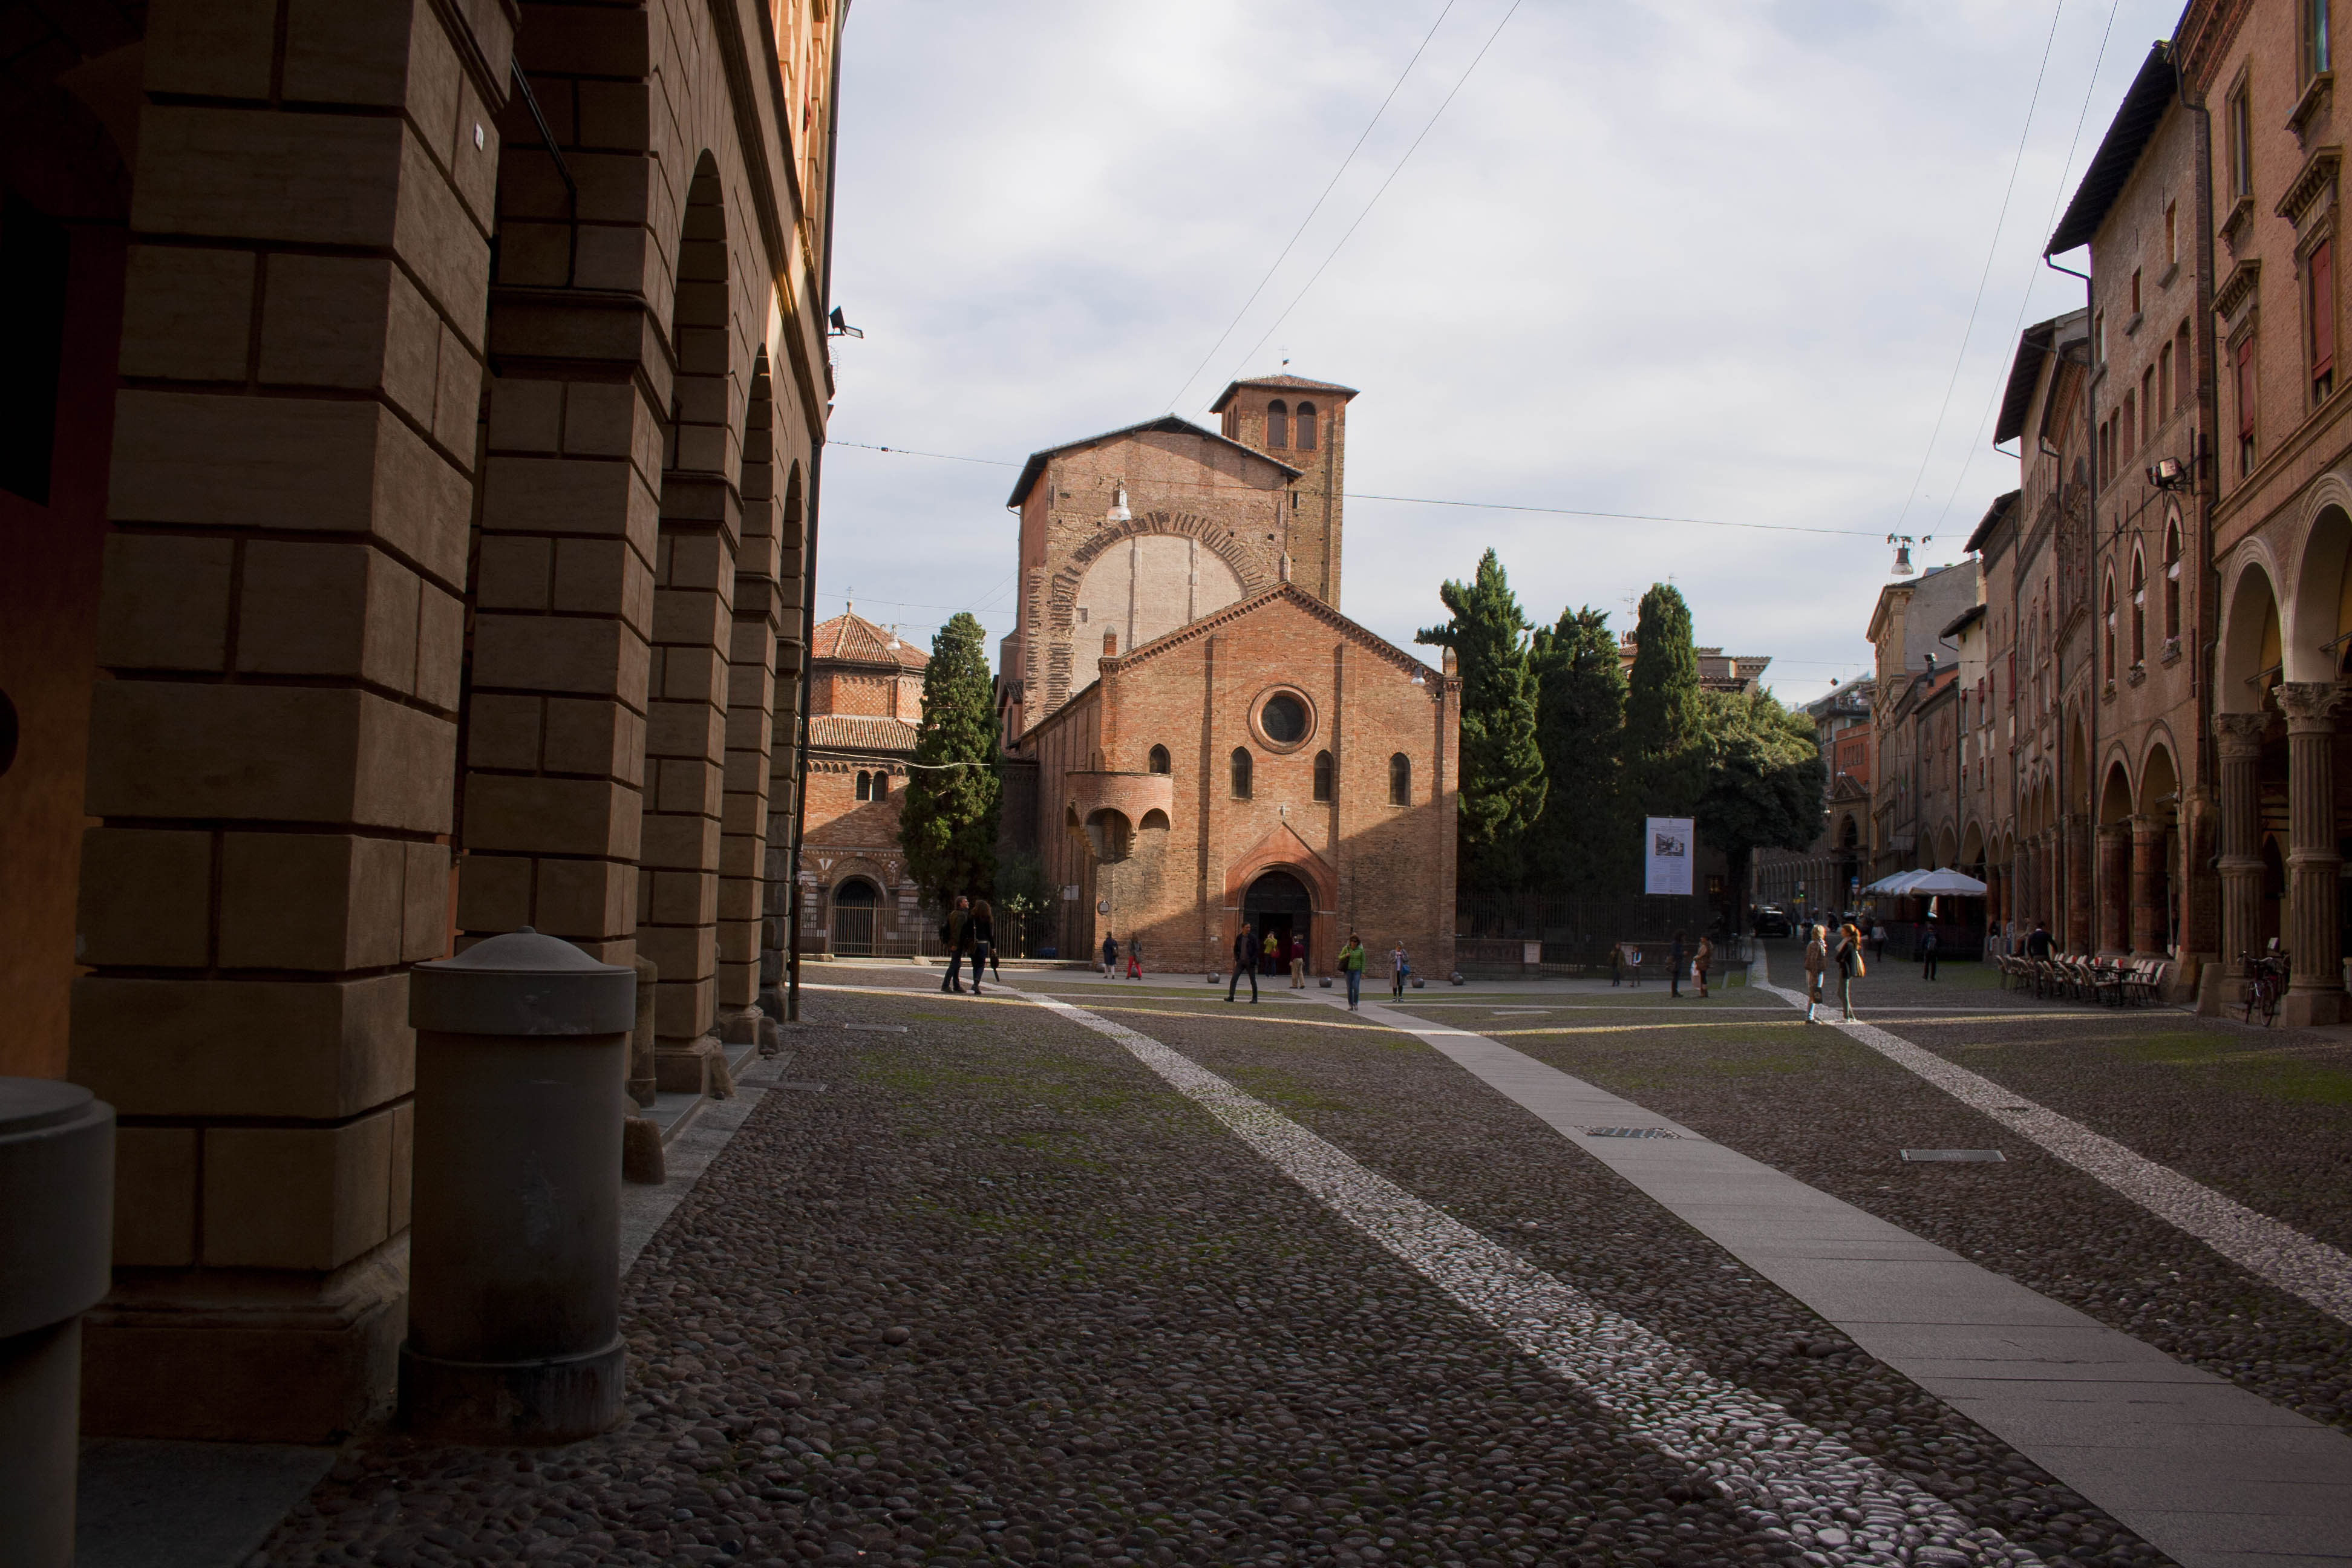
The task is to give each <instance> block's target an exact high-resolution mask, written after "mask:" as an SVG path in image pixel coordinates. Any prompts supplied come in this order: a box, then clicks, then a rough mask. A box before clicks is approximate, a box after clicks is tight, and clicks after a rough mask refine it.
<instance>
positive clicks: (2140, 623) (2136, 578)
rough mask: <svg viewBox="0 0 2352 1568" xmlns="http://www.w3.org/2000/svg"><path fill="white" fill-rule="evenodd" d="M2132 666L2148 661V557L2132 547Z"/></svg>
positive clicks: (2136, 666) (2135, 666) (2135, 547)
mask: <svg viewBox="0 0 2352 1568" xmlns="http://www.w3.org/2000/svg"><path fill="white" fill-rule="evenodd" d="M2131 583H2132V620H2131V627H2132V635H2131V655H2132V668H2135V669H2137V668H2139V667H2140V666H2141V665H2143V664H2146V663H2147V556H2145V555H2143V554H2142V553H2141V552H2140V551H2139V548H2138V547H2137V545H2135V546H2134V547H2133V549H2132V578H2131Z"/></svg>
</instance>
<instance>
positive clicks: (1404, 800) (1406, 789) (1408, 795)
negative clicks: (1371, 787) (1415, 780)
mask: <svg viewBox="0 0 2352 1568" xmlns="http://www.w3.org/2000/svg"><path fill="white" fill-rule="evenodd" d="M1389 804H1390V805H1412V758H1411V757H1408V756H1406V755H1405V754H1404V753H1403V752H1398V753H1397V754H1396V755H1395V756H1392V757H1391V758H1390V759H1389Z"/></svg>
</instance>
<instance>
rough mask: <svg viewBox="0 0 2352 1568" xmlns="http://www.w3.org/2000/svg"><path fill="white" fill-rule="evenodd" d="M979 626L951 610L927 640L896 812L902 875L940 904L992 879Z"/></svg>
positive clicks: (988, 724)
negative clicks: (911, 758) (919, 711)
mask: <svg viewBox="0 0 2352 1568" xmlns="http://www.w3.org/2000/svg"><path fill="white" fill-rule="evenodd" d="M983 636H984V634H983V633H982V630H981V626H980V623H979V622H978V621H976V620H974V619H973V618H972V617H971V616H970V615H968V614H966V613H964V612H962V611H958V612H957V613H956V615H955V616H953V617H952V618H951V619H950V620H949V622H948V624H947V625H946V626H941V627H940V631H939V635H938V636H937V637H933V638H932V639H931V662H930V665H929V668H926V669H925V670H924V671H923V719H922V722H921V724H920V725H919V727H918V728H917V729H916V731H915V762H916V764H917V765H916V766H915V767H913V768H912V769H910V770H909V774H910V776H909V778H908V784H907V804H906V805H904V806H902V807H901V808H900V809H899V816H898V842H899V844H900V845H901V846H902V847H904V848H905V849H906V851H907V869H908V873H909V874H910V875H912V876H913V878H914V879H915V882H916V884H917V885H918V886H919V887H920V888H921V889H923V891H925V892H926V893H928V894H929V895H930V896H931V897H932V898H933V899H935V900H938V901H939V902H940V904H941V905H943V906H944V905H948V904H951V903H953V902H954V900H955V898H956V895H957V894H959V893H978V892H986V891H987V890H988V889H989V888H990V886H991V885H992V882H993V881H994V879H995V874H996V814H997V806H998V804H999V801H1000V799H1001V797H1002V795H1003V780H1001V779H1000V778H998V776H997V772H996V714H995V711H994V707H995V705H994V700H993V697H992V692H991V689H990V686H989V679H988V656H987V654H986V652H985V650H984V647H983V645H982V637H983Z"/></svg>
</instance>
